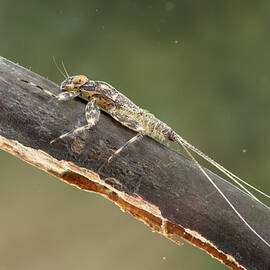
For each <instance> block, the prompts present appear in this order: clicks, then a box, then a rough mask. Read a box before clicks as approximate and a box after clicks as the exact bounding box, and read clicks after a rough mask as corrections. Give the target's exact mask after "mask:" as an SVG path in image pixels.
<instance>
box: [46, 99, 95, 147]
mask: <svg viewBox="0 0 270 270" xmlns="http://www.w3.org/2000/svg"><path fill="white" fill-rule="evenodd" d="M99 116H100V109H99V107H98V106H97V105H96V99H92V100H91V101H90V102H88V104H87V105H86V107H85V118H86V120H87V123H88V124H87V125H84V126H82V127H79V128H76V129H73V130H71V131H69V132H67V133H65V134H63V135H61V136H59V137H58V138H55V139H54V140H52V141H51V142H50V144H52V143H54V142H56V141H57V140H60V139H63V138H64V137H67V136H69V135H72V134H76V133H78V132H82V131H84V130H87V129H89V128H91V127H93V126H94V125H96V123H97V122H98V120H99Z"/></svg>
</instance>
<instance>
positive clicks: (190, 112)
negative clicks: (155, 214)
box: [0, 0, 270, 270]
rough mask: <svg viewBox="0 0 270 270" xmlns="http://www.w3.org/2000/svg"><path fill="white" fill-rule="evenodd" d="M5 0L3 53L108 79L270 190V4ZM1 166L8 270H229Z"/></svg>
mask: <svg viewBox="0 0 270 270" xmlns="http://www.w3.org/2000/svg"><path fill="white" fill-rule="evenodd" d="M0 3H1V9H0V31H1V32H0V33H1V42H0V51H1V55H2V56H4V57H6V58H8V59H10V60H12V61H14V62H18V63H19V64H21V65H22V66H25V67H27V68H31V69H32V70H33V71H34V72H37V73H39V74H41V75H43V76H45V77H48V78H49V79H51V80H52V81H55V82H58V83H60V82H61V80H63V78H62V76H61V74H59V72H58V71H57V69H56V67H55V64H54V63H53V61H52V56H55V58H56V60H57V61H59V62H61V61H62V60H63V61H64V62H65V64H66V67H67V69H68V72H69V73H70V74H85V75H87V76H89V78H91V79H93V80H103V81H106V82H109V83H110V84H112V85H113V86H114V87H116V88H117V89H118V90H120V91H121V92H123V93H124V94H125V95H127V96H128V97H129V98H130V99H131V100H133V101H134V102H135V103H137V104H138V105H140V106H141V107H143V108H145V109H148V110H150V111H151V112H153V113H154V114H155V115H156V116H158V117H159V118H160V119H161V120H163V121H165V122H167V123H168V124H169V125H171V126H172V127H173V128H174V129H175V130H176V131H178V132H179V133H180V134H181V135H182V136H183V137H184V138H186V139H188V141H190V142H191V143H193V144H194V145H196V146H198V147H199V149H201V150H203V151H205V152H206V153H208V154H209V155H210V156H212V157H213V158H215V159H216V160H217V161H220V162H221V163H222V164H223V165H224V166H225V167H227V168H229V169H230V170H232V171H233V172H235V173H236V174H238V175H239V176H241V177H243V178H244V179H247V180H248V181H249V182H250V183H252V184H255V185H256V186H257V187H259V188H261V189H262V190H264V191H266V192H268V193H270V183H269V177H270V168H269V162H270V142H269V134H270V128H269V116H270V106H269V105H270V93H269V82H270V80H269V70H270V69H269V67H270V52H269V48H270V35H269V29H270V16H269V12H270V2H269V1H210V0H209V1H154V0H153V1H139V0H133V1H132V0H125V1H124V0H122V1H105V0H102V1H98V0H96V1H83V0H77V1H49V0H47V1H36V0H35V1H11V0H10V1H5V0H4V1H3V0H1V1H0ZM0 164H1V165H0V168H1V176H0V216H1V221H0V232H1V233H0V270H2V269H4V270H13V269H28V270H31V269H41V270H42V269H66V270H69V269H98V270H99V269H118V270H121V269H130V270H132V269H149V270H150V269H155V270H157V269H227V268H226V267H225V266H223V265H221V264H220V263H219V262H217V261H215V260H214V259H211V258H210V256H208V255H206V253H204V252H202V251H200V250H198V249H196V248H193V247H191V246H190V245H188V244H185V245H184V246H181V247H179V246H176V245H175V244H173V243H171V242H170V241H168V240H166V239H165V238H163V237H162V236H160V235H158V234H157V233H152V232H151V230H150V229H149V228H147V227H146V226H144V225H143V224H142V223H141V222H139V221H137V220H135V219H133V218H132V217H131V216H129V215H128V214H126V213H123V212H122V211H120V210H119V208H118V207H117V206H115V205H114V204H112V203H111V202H109V201H107V200H105V199H103V198H102V197H100V196H97V195H95V194H89V193H86V192H83V191H80V190H78V189H76V188H73V187H71V186H68V185H66V184H64V183H61V182H59V181H58V180H56V179H55V178H53V177H52V176H49V175H47V174H45V173H44V172H42V171H40V170H38V169H36V168H34V167H31V166H30V165H28V164H26V163H24V162H22V161H20V160H19V159H16V158H15V157H12V156H11V155H9V154H8V153H5V152H3V151H1V152H0ZM204 165H205V163H204ZM14 168H15V169H14Z"/></svg>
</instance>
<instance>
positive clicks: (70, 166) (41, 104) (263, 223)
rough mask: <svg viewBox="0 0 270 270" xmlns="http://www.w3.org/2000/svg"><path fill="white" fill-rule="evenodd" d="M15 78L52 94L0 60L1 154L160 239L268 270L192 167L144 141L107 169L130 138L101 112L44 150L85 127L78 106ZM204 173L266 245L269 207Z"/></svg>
mask: <svg viewBox="0 0 270 270" xmlns="http://www.w3.org/2000/svg"><path fill="white" fill-rule="evenodd" d="M18 77H19V78H22V79H26V80H29V81H32V82H34V83H36V84H38V85H41V86H42V87H44V88H47V89H50V91H52V92H53V93H58V92H59V89H58V86H57V85H56V84H54V83H52V82H50V81H48V80H46V79H45V78H42V77H40V76H39V75H37V74H35V73H33V72H31V71H29V70H26V69H24V68H22V67H20V66H18V65H16V64H14V63H12V62H9V61H8V60H6V59H4V58H0V136H1V137H0V147H1V148H2V149H4V150H6V151H9V152H10V153H12V154H14V155H16V156H18V157H20V158H22V159H24V160H25V161H27V162H30V163H32V164H33V165H35V166H37V167H40V168H41V169H43V170H46V171H48V172H49V173H52V174H54V175H55V176H57V177H59V178H60V179H61V180H64V181H66V182H67V183H70V184H73V185H76V186H78V187H79V188H82V189H85V190H88V191H89V190H90V191H94V192H97V193H100V194H102V195H104V196H105V197H107V198H108V199H110V200H113V201H115V202H116V203H118V204H119V205H120V206H121V207H122V208H124V209H125V210H126V211H129V212H130V213H131V214H133V215H134V216H135V217H136V218H139V219H141V220H143V221H144V222H145V223H147V224H148V225H149V226H151V227H152V228H154V229H156V230H157V231H159V232H160V233H162V234H164V235H165V236H166V237H168V238H170V239H172V237H173V235H179V236H181V237H182V238H184V239H185V240H187V241H189V242H190V243H192V244H194V245H196V246H198V247H200V248H202V249H205V250H206V251H207V252H209V253H211V254H212V255H213V256H214V257H216V258H218V259H219V260H221V261H222V262H223V263H224V264H226V265H228V266H230V267H231V268H233V269H244V268H243V267H245V268H247V269H270V248H269V247H267V246H266V245H265V244H264V243H263V242H262V241H261V240H259V239H258V238H257V236H256V235H254V234H253V233H252V232H251V231H250V230H249V229H248V228H247V227H246V226H245V225H244V224H242V221H241V220H240V219H239V218H238V217H237V216H236V214H235V213H234V212H233V211H232V210H231V209H230V207H229V206H228V205H227V203H226V202H225V201H224V200H223V199H222V197H221V196H220V195H219V194H218V192H217V191H216V190H215V189H214V188H213V186H212V185H211V184H210V183H209V182H208V181H207V179H206V178H205V177H204V176H203V175H202V173H201V172H200V171H199V170H198V169H197V168H196V166H195V165H194V164H193V162H192V161H190V160H189V159H187V158H185V157H183V156H182V155H181V154H179V153H176V152H175V151H173V150H170V149H168V148H167V147H165V146H164V145H162V144H160V143H158V142H156V141H155V140H153V139H151V138H148V137H144V138H143V139H142V140H141V141H139V142H136V143H135V144H134V145H131V146H129V147H128V148H127V149H125V150H124V151H123V152H122V153H121V154H120V155H119V156H117V157H116V158H115V159H113V160H112V161H111V163H109V164H108V163H107V159H108V158H109V156H110V155H111V154H112V149H118V148H119V147H120V146H122V145H123V144H124V143H125V142H126V141H127V140H128V139H130V138H131V137H132V136H134V132H133V131H131V130H129V129H127V128H125V127H123V126H122V125H121V124H119V123H118V122H116V121H115V120H113V119H112V118H111V117H110V116H109V115H107V114H106V113H102V114H101V117H100V121H99V122H98V124H97V125H96V126H95V127H94V128H92V129H91V130H89V131H86V132H83V133H81V134H78V135H76V136H71V137H67V138H65V139H64V140H60V141H57V142H56V143H55V144H53V145H50V144H49V142H50V141H51V140H52V139H54V138H56V137H58V136H59V135H61V134H63V133H65V132H67V131H69V130H71V129H73V128H74V127H79V126H82V125H84V124H86V120H85V116H84V108H85V102H84V101H83V100H81V99H79V98H78V99H75V100H74V101H69V102H59V101H57V100H54V99H53V98H51V97H49V96H47V95H46V94H44V93H43V92H42V91H40V90H39V89H37V88H35V87H33V86H30V85H29V84H24V83H22V82H20V81H17V80H16V78H18ZM18 143H19V144H18ZM21 146H24V147H25V148H24V147H21ZM29 149H30V150H29ZM38 150H41V151H38ZM29 151H30V152H31V153H35V156H34V157H33V155H29ZM44 153H46V155H47V156H46V158H48V159H52V160H54V161H53V162H55V160H56V162H55V163H54V164H56V165H55V167H52V166H51V165H50V166H49V165H48V164H49V163H48V162H47V160H45V159H44V155H45V154H44ZM39 157H40V158H39ZM44 160H45V161H44ZM63 160H64V161H67V162H66V163H63ZM63 164H64V165H63ZM57 166H59V168H61V169H59V168H58V167H57ZM63 168H64V169H63ZM208 173H209V174H210V176H211V178H212V179H213V180H214V181H215V183H216V184H217V185H218V186H219V187H220V188H221V189H222V190H223V192H224V193H225V194H226V196H227V197H228V198H229V199H230V201H231V202H232V203H233V204H234V205H235V206H236V207H237V209H239V211H240V213H241V214H242V215H243V216H244V217H245V218H246V219H247V220H248V222H249V223H250V224H251V225H252V226H253V227H254V228H255V229H256V231H257V232H258V233H260V234H261V235H262V236H263V237H264V238H265V239H266V240H268V242H270V210H269V208H267V207H266V206H264V205H263V204H261V203H258V202H257V201H255V200H253V199H252V198H251V197H250V196H248V195H246V194H244V193H243V192H242V191H240V190H239V189H237V188H235V187H234V186H232V185H231V184H229V183H227V182H226V181H224V180H223V179H221V178H220V177H218V176H216V175H215V174H213V173H211V172H210V171H208ZM206 239H207V240H208V241H207V240H206ZM172 240H173V239H172ZM211 243H212V244H211ZM226 254H228V255H230V256H232V257H231V259H229V258H228V257H227V256H226ZM242 266H243V267H242Z"/></svg>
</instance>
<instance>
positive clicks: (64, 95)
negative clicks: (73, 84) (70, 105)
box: [54, 91, 80, 101]
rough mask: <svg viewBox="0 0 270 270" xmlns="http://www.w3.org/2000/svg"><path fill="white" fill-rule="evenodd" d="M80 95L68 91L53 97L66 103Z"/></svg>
mask: <svg viewBox="0 0 270 270" xmlns="http://www.w3.org/2000/svg"><path fill="white" fill-rule="evenodd" d="M79 95H80V93H79V92H77V91H69V92H62V93H60V94H58V95H57V96H54V98H56V99H58V100H62V101H68V100H71V99H74V98H75V97H77V96H79Z"/></svg>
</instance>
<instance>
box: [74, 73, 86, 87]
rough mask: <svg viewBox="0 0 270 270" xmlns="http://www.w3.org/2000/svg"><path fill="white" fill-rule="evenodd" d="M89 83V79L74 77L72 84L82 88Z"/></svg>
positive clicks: (82, 76) (81, 76) (79, 76)
mask: <svg viewBox="0 0 270 270" xmlns="http://www.w3.org/2000/svg"><path fill="white" fill-rule="evenodd" d="M87 81H88V78H87V77H86V76H84V75H76V76H74V78H73V80H72V83H73V84H74V86H75V85H76V86H78V87H80V86H82V85H83V84H85V83H86V82H87Z"/></svg>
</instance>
